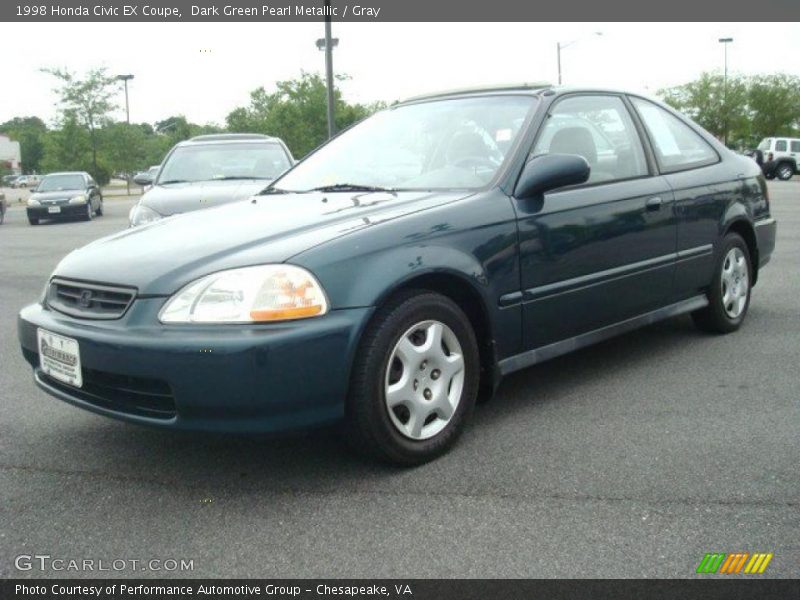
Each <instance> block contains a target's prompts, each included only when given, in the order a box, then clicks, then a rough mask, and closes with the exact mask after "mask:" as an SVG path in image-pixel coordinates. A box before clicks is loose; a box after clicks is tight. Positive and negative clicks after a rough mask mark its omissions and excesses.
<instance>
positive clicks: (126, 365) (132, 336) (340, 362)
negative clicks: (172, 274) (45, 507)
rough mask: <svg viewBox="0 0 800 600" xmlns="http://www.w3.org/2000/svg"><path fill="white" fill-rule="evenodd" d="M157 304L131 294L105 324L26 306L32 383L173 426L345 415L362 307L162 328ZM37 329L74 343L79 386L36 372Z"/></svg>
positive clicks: (22, 328)
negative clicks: (120, 313) (155, 405)
mask: <svg viewBox="0 0 800 600" xmlns="http://www.w3.org/2000/svg"><path fill="white" fill-rule="evenodd" d="M164 301H165V299H164V298H149V299H138V300H136V301H135V302H134V304H133V305H132V306H131V308H130V310H129V311H128V313H127V314H126V315H125V316H124V317H123V318H122V319H119V320H116V321H105V322H100V321H90V320H85V319H74V318H72V317H69V316H67V315H63V314H61V313H58V312H55V311H52V310H49V309H47V308H43V307H42V306H41V305H40V304H33V305H30V306H28V307H26V308H24V309H23V310H22V311H21V312H20V314H19V318H18V333H19V340H20V344H21V346H22V350H23V354H24V355H25V358H26V360H27V361H28V362H29V363H30V364H31V366H32V367H33V369H34V378H35V380H36V383H37V385H39V387H40V388H42V389H43V390H45V391H46V392H48V393H50V394H51V395H53V396H55V397H57V398H60V399H61V400H64V401H66V402H69V403H71V404H74V405H76V406H79V407H81V408H85V409H87V410H90V411H93V412H95V413H99V414H102V415H106V416H109V417H114V418H117V419H122V420H125V421H131V422H136V423H142V424H148V425H155V426H160V427H167V428H175V429H186V430H199V431H221V432H243V433H244V432H251V433H256V432H272V431H281V430H288V429H296V428H303V427H308V426H314V425H322V424H325V423H330V422H334V421H336V420H338V419H340V418H341V417H342V416H343V415H344V399H345V395H346V393H347V386H348V380H349V373H350V364H351V361H352V358H353V354H354V352H355V347H356V344H357V341H358V338H359V335H360V332H361V329H362V327H363V325H364V324H365V323H366V320H367V319H368V318H369V315H370V314H371V309H370V308H355V309H346V310H337V311H332V312H330V313H329V314H327V315H325V316H323V317H319V318H315V319H305V320H300V321H291V322H285V323H273V324H266V325H216V326H195V325H184V326H164V325H161V324H159V323H158V321H157V314H158V310H159V309H160V308H161V306H162V305H163V303H164ZM38 328H43V329H46V330H48V331H52V332H53V333H57V334H60V335H63V336H67V337H71V338H74V339H76V340H78V346H79V349H80V359H81V367H82V371H83V374H84V381H85V383H84V388H85V389H78V388H73V387H71V386H68V385H65V384H59V383H58V382H56V381H55V380H52V379H50V378H48V377H47V376H46V375H45V374H44V373H43V372H42V371H41V369H40V368H39V355H38V347H37V329H38ZM87 382H90V383H87ZM92 382H93V383H92ZM98 390H99V391H98ZM151 392H152V393H153V394H155V395H154V396H153V398H156V397H157V398H158V401H159V402H160V403H161V404H160V408H161V409H164V408H165V406H164V404H165V403H166V404H167V405H168V406H167V408H169V407H170V406H171V407H172V408H171V409H170V410H166V409H165V410H161V412H153V411H148V410H144V411H143V410H140V408H141V406H136V405H137V403H138V404H141V402H140V401H141V399H142V398H145V396H143V395H141V394H143V393H147V394H149V393H151ZM149 397H150V396H147V398H149ZM131 398H133V400H131Z"/></svg>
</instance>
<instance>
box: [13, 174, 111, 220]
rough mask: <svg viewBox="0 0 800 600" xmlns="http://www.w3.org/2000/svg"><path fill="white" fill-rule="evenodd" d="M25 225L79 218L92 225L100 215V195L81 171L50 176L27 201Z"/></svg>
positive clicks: (87, 175) (101, 200)
mask: <svg viewBox="0 0 800 600" xmlns="http://www.w3.org/2000/svg"><path fill="white" fill-rule="evenodd" d="M27 212H28V222H29V223H30V224H31V225H38V224H39V221H41V220H42V219H62V218H69V217H82V218H83V219H84V220H85V221H91V220H92V218H94V216H95V215H97V216H100V215H102V214H103V195H102V194H101V193H100V187H99V186H98V185H97V183H95V181H94V179H92V176H91V175H89V174H88V173H86V172H84V171H75V172H70V173H50V174H49V175H46V176H45V177H44V179H42V182H41V183H40V184H39V185H38V186H37V187H36V188H35V189H34V190H32V193H31V196H30V198H28V206H27Z"/></svg>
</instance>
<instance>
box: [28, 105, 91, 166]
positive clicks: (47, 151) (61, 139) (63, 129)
mask: <svg viewBox="0 0 800 600" xmlns="http://www.w3.org/2000/svg"><path fill="white" fill-rule="evenodd" d="M91 151H92V145H91V139H90V135H89V132H88V131H87V130H86V128H84V127H83V126H82V125H81V123H80V122H79V121H78V117H77V116H76V115H75V113H74V112H72V111H66V112H65V113H64V114H63V115H62V118H61V121H60V122H59V123H58V126H57V128H56V129H54V130H53V131H50V132H49V133H48V135H47V137H46V138H45V140H44V156H43V157H42V162H41V167H42V172H44V173H51V172H53V171H85V170H87V168H88V167H91V166H92V161H91Z"/></svg>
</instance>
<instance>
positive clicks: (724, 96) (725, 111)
mask: <svg viewBox="0 0 800 600" xmlns="http://www.w3.org/2000/svg"><path fill="white" fill-rule="evenodd" d="M732 41H733V38H732V37H726V38H719V43H720V44H722V46H723V47H724V48H725V62H724V65H725V66H724V70H723V72H722V73H723V75H722V123H723V124H722V127H723V130H722V143H724V144H725V145H726V146H727V145H728V44H730V43H731V42H732Z"/></svg>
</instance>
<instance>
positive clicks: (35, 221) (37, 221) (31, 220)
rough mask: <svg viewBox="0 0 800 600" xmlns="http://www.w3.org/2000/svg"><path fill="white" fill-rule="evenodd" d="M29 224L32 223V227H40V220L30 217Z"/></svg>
mask: <svg viewBox="0 0 800 600" xmlns="http://www.w3.org/2000/svg"><path fill="white" fill-rule="evenodd" d="M28 223H30V224H31V225H38V224H39V219H37V218H36V217H28Z"/></svg>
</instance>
